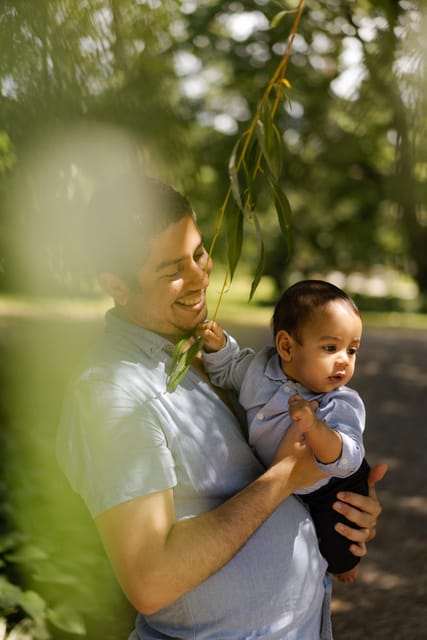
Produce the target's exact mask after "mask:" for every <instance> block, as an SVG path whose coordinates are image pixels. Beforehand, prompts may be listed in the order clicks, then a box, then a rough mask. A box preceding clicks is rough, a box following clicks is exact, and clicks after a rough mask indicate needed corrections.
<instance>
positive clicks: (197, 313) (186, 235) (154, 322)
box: [119, 216, 212, 342]
mask: <svg viewBox="0 0 427 640" xmlns="http://www.w3.org/2000/svg"><path fill="white" fill-rule="evenodd" d="M211 269H212V263H211V260H210V259H209V257H208V253H207V251H206V249H205V248H204V246H203V241H202V236H201V234H200V231H199V229H198V227H197V225H196V223H195V222H194V220H193V219H192V217H191V216H185V217H184V218H182V219H181V220H179V221H178V222H175V223H173V224H171V225H170V226H169V227H167V229H166V230H165V231H162V232H161V233H160V234H159V235H158V236H155V237H154V238H153V239H152V241H151V243H150V253H149V255H148V258H147V260H146V261H145V263H144V264H143V266H142V267H141V268H140V270H139V271H138V274H137V283H138V289H135V290H133V291H131V290H129V291H128V293H127V300H126V304H124V305H122V306H121V307H120V311H119V312H120V315H121V316H122V317H124V318H125V319H126V320H128V321H130V322H133V323H134V324H137V325H139V326H141V327H144V328H145V329H148V330H150V331H154V332H155V333H158V334H160V335H162V336H164V337H165V338H167V339H169V340H171V341H172V342H176V341H178V340H179V339H181V338H182V337H184V336H185V335H188V334H190V333H192V331H193V330H194V329H195V327H196V326H197V325H198V324H199V323H200V322H203V320H205V318H206V315H207V307H206V298H205V293H206V289H207V286H208V284H209V274H210V272H211Z"/></svg>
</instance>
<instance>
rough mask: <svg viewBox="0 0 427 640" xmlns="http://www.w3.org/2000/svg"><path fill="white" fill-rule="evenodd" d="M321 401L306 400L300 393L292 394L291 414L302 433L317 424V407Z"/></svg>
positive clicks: (289, 405) (289, 402)
mask: <svg viewBox="0 0 427 640" xmlns="http://www.w3.org/2000/svg"><path fill="white" fill-rule="evenodd" d="M318 406H319V403H318V402H316V400H311V401H309V400H304V398H301V396H299V395H295V396H292V397H291V398H289V400H288V407H289V415H290V417H291V418H292V421H293V422H296V423H297V424H298V427H299V430H300V431H301V433H307V432H308V431H311V429H313V428H314V427H315V426H316V423H317V418H316V413H315V411H316V409H317V407H318Z"/></svg>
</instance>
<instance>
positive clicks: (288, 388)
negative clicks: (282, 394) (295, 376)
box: [283, 384, 292, 393]
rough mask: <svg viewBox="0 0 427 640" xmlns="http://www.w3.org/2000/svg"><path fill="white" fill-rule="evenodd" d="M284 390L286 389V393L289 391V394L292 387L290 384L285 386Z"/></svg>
mask: <svg viewBox="0 0 427 640" xmlns="http://www.w3.org/2000/svg"><path fill="white" fill-rule="evenodd" d="M283 388H284V390H285V391H287V392H288V393H289V392H290V391H292V389H291V387H290V386H289V385H288V384H285V385H284V387H283Z"/></svg>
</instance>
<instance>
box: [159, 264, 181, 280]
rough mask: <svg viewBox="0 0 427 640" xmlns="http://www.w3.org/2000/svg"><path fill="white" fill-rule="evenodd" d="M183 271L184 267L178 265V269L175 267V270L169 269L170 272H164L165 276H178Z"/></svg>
mask: <svg viewBox="0 0 427 640" xmlns="http://www.w3.org/2000/svg"><path fill="white" fill-rule="evenodd" d="M181 271H182V267H180V266H178V267H177V269H174V271H169V272H168V273H164V274H163V277H164V278H169V279H170V278H176V277H178V276H179V274H180V273H181Z"/></svg>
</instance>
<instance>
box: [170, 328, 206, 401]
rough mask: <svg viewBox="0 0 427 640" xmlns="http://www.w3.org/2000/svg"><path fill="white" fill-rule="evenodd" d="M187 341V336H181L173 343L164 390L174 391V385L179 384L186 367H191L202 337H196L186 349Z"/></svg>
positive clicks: (200, 345) (201, 344)
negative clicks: (173, 347) (180, 338)
mask: <svg viewBox="0 0 427 640" xmlns="http://www.w3.org/2000/svg"><path fill="white" fill-rule="evenodd" d="M188 341H189V338H183V339H182V340H180V341H179V342H177V343H176V345H175V349H174V353H173V357H172V364H171V368H170V371H169V375H168V378H167V382H166V390H167V391H168V392H169V393H171V392H172V391H175V389H176V387H177V386H178V385H179V383H180V382H181V380H182V379H183V378H184V377H185V375H186V373H187V371H188V369H189V368H190V367H191V363H192V362H193V360H194V358H195V357H196V355H197V353H198V352H199V351H200V349H201V348H202V346H203V339H202V338H196V339H195V342H194V343H193V344H192V345H191V347H189V348H188V349H187V348H186V345H187V344H188Z"/></svg>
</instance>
